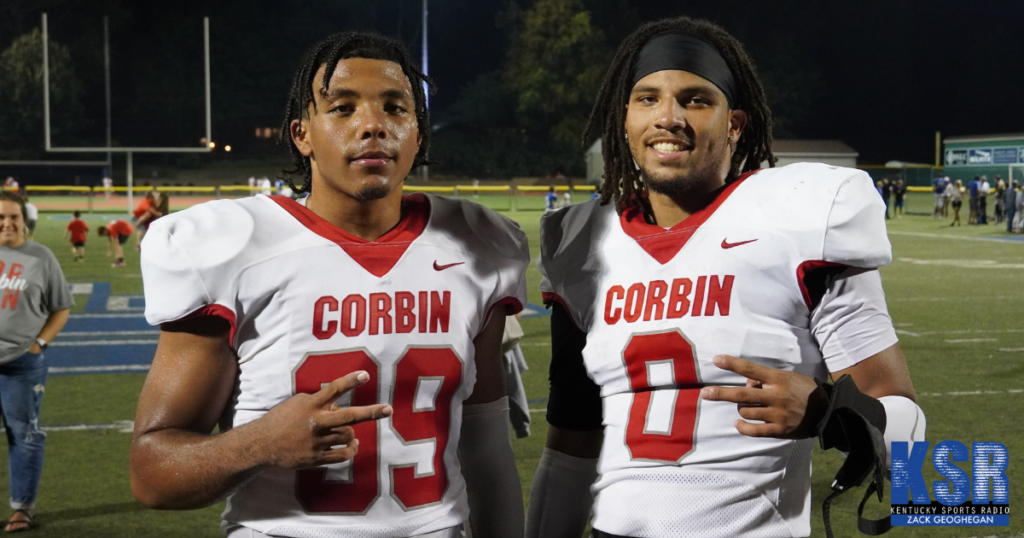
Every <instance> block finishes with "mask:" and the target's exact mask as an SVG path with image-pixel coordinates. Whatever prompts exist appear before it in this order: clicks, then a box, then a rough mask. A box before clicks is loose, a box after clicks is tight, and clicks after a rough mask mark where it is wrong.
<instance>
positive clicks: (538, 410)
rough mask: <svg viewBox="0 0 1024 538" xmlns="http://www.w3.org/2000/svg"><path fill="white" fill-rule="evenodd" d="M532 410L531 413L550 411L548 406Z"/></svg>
mask: <svg viewBox="0 0 1024 538" xmlns="http://www.w3.org/2000/svg"><path fill="white" fill-rule="evenodd" d="M530 412H531V413H547V412H548V408H547V407H545V408H544V409H530Z"/></svg>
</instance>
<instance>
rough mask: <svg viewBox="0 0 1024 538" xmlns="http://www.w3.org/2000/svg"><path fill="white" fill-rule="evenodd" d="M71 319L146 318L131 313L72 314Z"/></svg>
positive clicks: (138, 313)
mask: <svg viewBox="0 0 1024 538" xmlns="http://www.w3.org/2000/svg"><path fill="white" fill-rule="evenodd" d="M71 317H72V318H73V319H81V318H89V319H91V318H144V317H145V316H143V315H142V313H141V312H137V313H130V314H129V313H126V314H79V313H77V312H76V313H73V314H71Z"/></svg>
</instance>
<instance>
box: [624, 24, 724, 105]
mask: <svg viewBox="0 0 1024 538" xmlns="http://www.w3.org/2000/svg"><path fill="white" fill-rule="evenodd" d="M667 70H672V71H688V72H690V73H693V74H695V75H697V76H699V77H703V78H704V79H706V80H707V81H708V82H710V83H712V84H714V85H715V86H716V87H718V89H719V90H721V91H722V93H723V94H725V98H726V99H727V100H728V101H729V108H732V109H735V108H737V106H736V103H737V102H739V99H738V97H739V96H738V95H737V93H738V89H737V85H736V81H735V79H734V77H733V73H732V70H731V69H729V64H728V63H726V61H725V58H723V57H722V55H721V54H720V53H719V52H718V50H717V49H715V47H713V46H711V44H709V43H708V42H706V41H704V40H703V39H700V38H698V37H695V36H692V35H690V34H687V33H685V32H678V31H672V32H662V33H660V34H658V35H656V36H654V37H652V38H650V39H648V40H647V43H645V44H644V46H643V48H641V49H640V52H639V53H638V54H637V57H636V60H635V61H634V63H633V77H632V84H631V86H636V83H637V82H639V81H640V79H642V78H644V77H646V76H647V75H650V74H651V73H656V72H658V71H667Z"/></svg>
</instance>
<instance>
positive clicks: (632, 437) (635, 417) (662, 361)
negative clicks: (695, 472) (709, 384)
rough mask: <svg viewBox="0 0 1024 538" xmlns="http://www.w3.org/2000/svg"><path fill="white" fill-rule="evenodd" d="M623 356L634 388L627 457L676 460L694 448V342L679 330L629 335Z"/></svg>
mask: <svg viewBox="0 0 1024 538" xmlns="http://www.w3.org/2000/svg"><path fill="white" fill-rule="evenodd" d="M622 358H623V361H624V362H625V364H626V373H627V374H628V375H629V384H630V388H631V389H632V390H633V402H632V404H631V405H630V407H629V422H628V423H627V424H626V447H627V448H628V449H629V453H630V457H631V458H632V459H634V460H647V461H657V462H665V463H676V462H678V461H679V460H681V459H682V458H683V456H685V455H687V454H689V453H690V451H691V450H693V446H694V436H695V435H696V432H697V411H698V410H699V406H700V388H701V385H700V376H699V372H698V371H697V361H696V360H695V359H694V356H693V345H692V344H691V343H690V342H688V341H687V340H686V337H684V336H683V334H682V333H681V332H679V331H678V330H675V331H667V332H659V333H652V334H633V335H631V336H630V337H629V342H628V343H627V344H626V348H625V349H624V350H623V351H622Z"/></svg>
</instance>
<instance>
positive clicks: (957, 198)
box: [946, 179, 964, 226]
mask: <svg viewBox="0 0 1024 538" xmlns="http://www.w3.org/2000/svg"><path fill="white" fill-rule="evenodd" d="M946 192H947V193H948V194H949V199H950V200H951V201H952V203H953V222H950V223H949V225H950V226H953V225H954V224H955V225H957V226H960V206H962V205H963V204H964V185H963V183H961V182H960V180H959V179H958V180H956V185H950V186H948V187H946Z"/></svg>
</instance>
